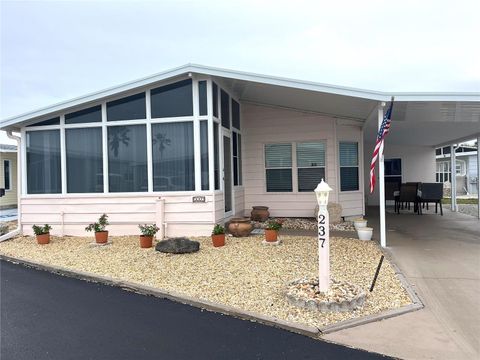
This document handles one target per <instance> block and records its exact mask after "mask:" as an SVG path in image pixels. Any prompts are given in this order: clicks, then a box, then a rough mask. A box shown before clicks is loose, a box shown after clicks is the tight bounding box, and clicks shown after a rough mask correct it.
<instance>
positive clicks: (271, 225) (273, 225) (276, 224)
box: [265, 219, 283, 231]
mask: <svg viewBox="0 0 480 360" xmlns="http://www.w3.org/2000/svg"><path fill="white" fill-rule="evenodd" d="M282 225H283V221H280V220H277V219H274V220H269V221H268V222H267V225H266V226H265V229H267V230H275V231H278V230H280V229H281V228H282Z"/></svg>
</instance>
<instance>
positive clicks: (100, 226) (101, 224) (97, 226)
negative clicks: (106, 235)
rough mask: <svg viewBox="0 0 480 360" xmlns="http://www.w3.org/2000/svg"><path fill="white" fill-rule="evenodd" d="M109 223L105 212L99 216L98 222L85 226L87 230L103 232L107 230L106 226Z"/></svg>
mask: <svg viewBox="0 0 480 360" xmlns="http://www.w3.org/2000/svg"><path fill="white" fill-rule="evenodd" d="M107 225H108V215H107V214H103V215H102V216H100V217H99V218H98V222H94V223H93V224H90V225H88V226H87V227H86V228H85V231H95V232H102V231H105V228H106V227H107Z"/></svg>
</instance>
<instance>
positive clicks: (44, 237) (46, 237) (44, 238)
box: [37, 233, 50, 245]
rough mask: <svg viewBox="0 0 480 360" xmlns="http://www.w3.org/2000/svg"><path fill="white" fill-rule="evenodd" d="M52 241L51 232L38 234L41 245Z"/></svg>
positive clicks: (38, 241)
mask: <svg viewBox="0 0 480 360" xmlns="http://www.w3.org/2000/svg"><path fill="white" fill-rule="evenodd" d="M49 242H50V233H47V234H42V235H37V243H38V244H40V245H45V244H48V243H49Z"/></svg>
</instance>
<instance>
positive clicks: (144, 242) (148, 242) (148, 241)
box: [140, 235, 153, 249]
mask: <svg viewBox="0 0 480 360" xmlns="http://www.w3.org/2000/svg"><path fill="white" fill-rule="evenodd" d="M152 243H153V236H146V235H140V247H141V248H142V249H148V248H151V247H152Z"/></svg>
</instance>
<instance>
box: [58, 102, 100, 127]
mask: <svg viewBox="0 0 480 360" xmlns="http://www.w3.org/2000/svg"><path fill="white" fill-rule="evenodd" d="M101 121H102V107H101V106H100V105H97V106H93V107H90V108H88V109H83V110H79V111H75V112H73V113H70V114H66V115H65V124H81V123H92V122H101Z"/></svg>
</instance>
